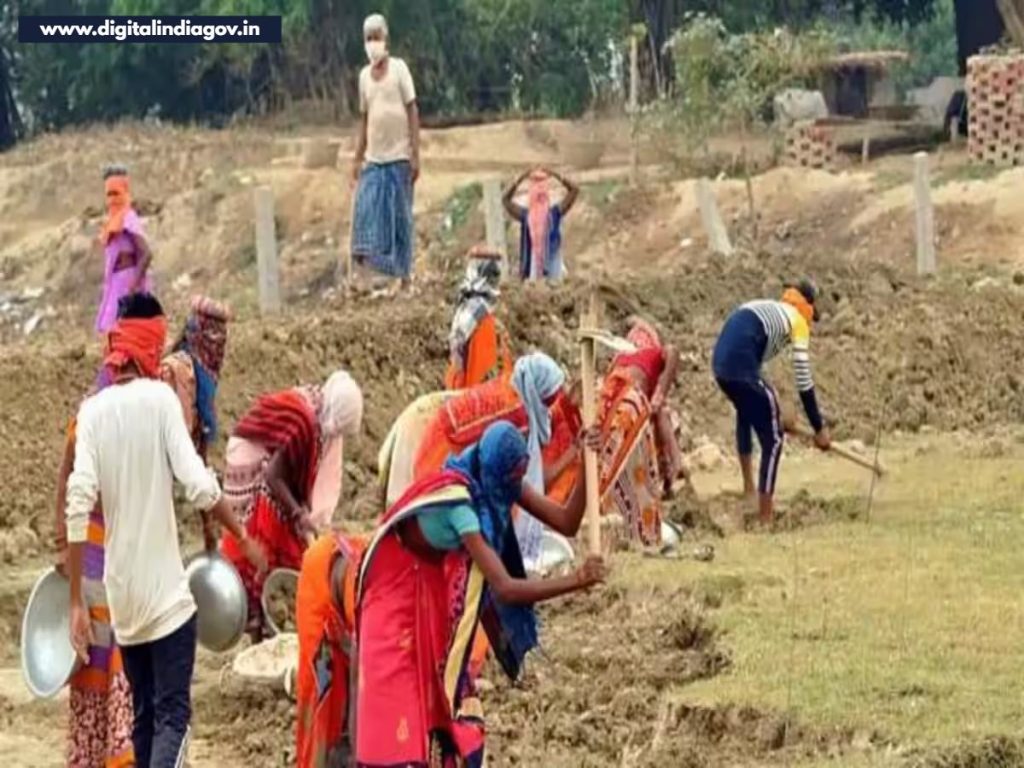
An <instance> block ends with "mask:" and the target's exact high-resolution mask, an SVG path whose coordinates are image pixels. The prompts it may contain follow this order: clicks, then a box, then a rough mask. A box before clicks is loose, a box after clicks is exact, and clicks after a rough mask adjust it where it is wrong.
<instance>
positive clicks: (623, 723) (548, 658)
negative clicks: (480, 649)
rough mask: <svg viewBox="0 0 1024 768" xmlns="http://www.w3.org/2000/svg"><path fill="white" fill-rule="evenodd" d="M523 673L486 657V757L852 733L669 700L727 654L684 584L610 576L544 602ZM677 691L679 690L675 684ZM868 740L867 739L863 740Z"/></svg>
mask: <svg viewBox="0 0 1024 768" xmlns="http://www.w3.org/2000/svg"><path fill="white" fill-rule="evenodd" d="M542 616H543V618H544V619H545V623H544V631H543V633H542V640H543V643H544V646H543V651H542V653H540V654H538V655H537V656H535V657H533V658H532V659H531V660H530V661H529V662H528V668H527V671H526V675H525V679H524V680H523V681H522V682H521V683H520V684H518V685H514V686H513V685H511V684H509V683H508V682H507V681H506V680H505V679H504V678H503V677H501V676H500V673H499V672H497V670H496V669H493V668H492V669H489V670H488V671H489V673H490V674H492V675H493V677H491V678H490V679H492V680H493V681H494V682H495V688H494V690H493V692H488V693H487V694H486V695H485V699H484V708H485V712H486V715H487V722H488V733H489V742H488V744H489V751H490V756H489V762H490V763H491V764H494V765H496V766H502V767H505V766H509V767H511V766H536V765H544V766H551V767H552V768H569V766H572V767H573V768H576V767H577V766H594V767H595V768H596V767H597V766H608V765H630V766H650V767H651V768H654V766H665V765H673V766H676V765H678V766H725V765H736V764H739V763H742V764H752V762H756V763H757V764H758V765H762V764H766V763H767V764H786V763H787V762H791V761H792V760H793V759H794V757H795V756H797V755H805V754H842V753H844V752H845V751H847V750H850V749H852V748H853V747H852V744H853V742H854V741H855V734H853V733H852V732H848V731H836V732H818V731H813V730H811V729H808V728H804V727H801V726H800V725H799V724H797V723H795V722H794V721H793V720H792V719H791V718H787V717H784V716H781V715H777V714H774V713H767V712H760V711H756V710H753V709H750V708H742V707H721V708H714V709H708V708H703V707H692V706H687V705H684V704H683V703H681V701H680V700H679V699H680V690H681V689H682V688H683V687H684V686H685V685H686V684H687V683H688V682H692V681H694V680H697V679H701V678H707V677H711V676H713V675H716V674H719V673H721V672H722V671H723V670H725V669H727V668H728V667H729V665H730V659H729V654H728V652H727V651H726V650H725V649H724V648H723V647H722V644H721V643H722V638H721V636H720V633H719V631H718V630H717V628H716V627H715V626H714V624H713V622H712V621H711V619H710V614H709V613H708V612H707V608H706V604H705V603H703V602H698V601H696V600H695V599H693V598H692V597H691V596H690V595H689V594H688V593H687V592H686V591H684V590H673V589H662V588H655V589H652V590H647V591H643V590H635V591H625V590H623V589H617V588H614V587H611V588H608V589H605V590H602V591H600V592H595V593H591V594H587V595H582V596H576V597H572V598H569V599H566V600H563V601H559V602H556V603H552V604H551V605H550V606H548V607H545V608H544V609H543V612H542ZM682 696H685V694H682ZM864 748H870V744H867V745H866V746H864Z"/></svg>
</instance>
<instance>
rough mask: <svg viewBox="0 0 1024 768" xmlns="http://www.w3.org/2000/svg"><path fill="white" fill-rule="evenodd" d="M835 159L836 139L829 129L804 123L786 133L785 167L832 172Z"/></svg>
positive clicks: (812, 123)
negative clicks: (792, 166)
mask: <svg viewBox="0 0 1024 768" xmlns="http://www.w3.org/2000/svg"><path fill="white" fill-rule="evenodd" d="M836 157H837V152H836V137H835V133H834V132H833V130H832V128H831V127H829V126H826V125H818V124H817V123H814V122H804V123H797V124H796V125H794V126H793V127H792V128H790V129H789V130H788V131H787V132H786V165H795V166H799V167H801V168H821V169H824V170H833V169H834V168H835V166H836Z"/></svg>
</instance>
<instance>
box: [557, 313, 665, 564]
mask: <svg viewBox="0 0 1024 768" xmlns="http://www.w3.org/2000/svg"><path fill="white" fill-rule="evenodd" d="M627 338H628V339H629V341H631V342H632V343H633V345H634V346H635V347H636V351H635V352H632V353H629V354H622V355H619V356H617V357H616V358H615V359H614V361H613V363H612V370H611V371H610V372H609V373H608V374H607V375H606V376H605V378H604V381H603V383H602V385H601V391H600V402H599V404H598V425H599V426H600V430H601V452H600V483H601V512H602V514H604V515H608V514H611V513H612V512H617V513H618V514H620V515H621V516H622V518H623V520H624V522H625V525H626V528H627V532H628V535H629V538H630V539H632V540H635V541H639V542H640V543H642V544H643V545H645V546H657V545H659V544H660V543H661V502H662V499H663V498H665V497H666V496H668V494H669V493H670V491H671V487H672V482H673V481H674V480H675V478H676V475H677V474H678V473H679V471H680V467H681V464H682V462H681V458H680V456H679V449H678V446H677V445H676V442H675V436H674V434H673V427H672V414H671V412H670V411H669V409H668V407H667V406H666V404H665V402H666V399H667V397H668V395H669V394H670V393H671V391H672V387H673V386H674V384H675V378H676V372H677V366H678V355H677V353H676V351H675V350H674V349H673V348H672V347H671V346H667V345H663V344H662V343H661V339H660V337H659V336H658V333H657V331H656V330H655V329H654V327H653V326H651V325H650V324H649V323H647V322H646V321H644V320H634V321H633V326H632V329H631V330H630V332H629V335H628V337H627ZM567 438H568V435H567V434H565V433H562V432H559V430H557V429H556V430H555V434H554V436H553V438H552V441H551V443H550V444H549V445H548V448H549V449H551V451H552V456H550V457H546V462H545V466H550V467H551V468H552V472H553V473H557V474H553V476H551V477H549V487H551V488H552V491H553V492H554V494H555V496H554V500H556V501H557V500H558V499H557V497H558V495H561V494H567V493H569V492H570V491H571V489H572V488H573V487H574V486H575V484H576V482H577V480H578V478H579V477H580V474H581V472H582V462H581V460H580V454H579V452H578V450H577V448H576V446H575V444H572V443H568V442H567ZM562 446H567V447H565V448H564V449H563V448H562ZM549 495H551V494H550V493H549Z"/></svg>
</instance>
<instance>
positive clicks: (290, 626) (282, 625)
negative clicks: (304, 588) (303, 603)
mask: <svg viewBox="0 0 1024 768" xmlns="http://www.w3.org/2000/svg"><path fill="white" fill-rule="evenodd" d="M297 588H298V580H297V579H292V578H287V579H277V580H275V581H274V583H273V585H270V584H268V585H267V586H265V587H264V593H265V596H266V605H267V614H268V615H267V618H268V619H269V620H270V621H272V622H273V623H274V626H275V627H277V629H278V630H279V631H280V632H294V631H295V610H296V608H295V592H296V589H297Z"/></svg>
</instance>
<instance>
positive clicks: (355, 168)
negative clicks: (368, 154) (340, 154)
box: [352, 157, 363, 187]
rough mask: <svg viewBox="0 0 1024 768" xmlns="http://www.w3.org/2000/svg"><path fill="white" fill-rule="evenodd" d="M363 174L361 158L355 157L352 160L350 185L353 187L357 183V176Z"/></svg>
mask: <svg viewBox="0 0 1024 768" xmlns="http://www.w3.org/2000/svg"><path fill="white" fill-rule="evenodd" d="M362 175H363V161H362V159H361V158H358V157H357V158H356V159H355V160H353V161H352V186H353V187H354V186H355V185H356V184H358V183H359V177H360V176H362Z"/></svg>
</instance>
